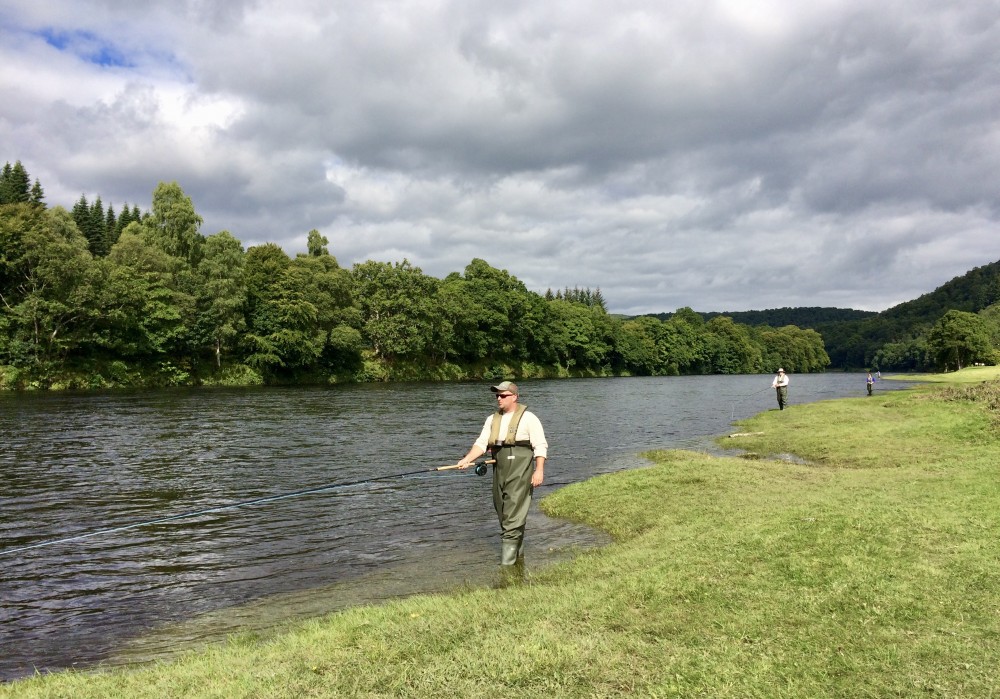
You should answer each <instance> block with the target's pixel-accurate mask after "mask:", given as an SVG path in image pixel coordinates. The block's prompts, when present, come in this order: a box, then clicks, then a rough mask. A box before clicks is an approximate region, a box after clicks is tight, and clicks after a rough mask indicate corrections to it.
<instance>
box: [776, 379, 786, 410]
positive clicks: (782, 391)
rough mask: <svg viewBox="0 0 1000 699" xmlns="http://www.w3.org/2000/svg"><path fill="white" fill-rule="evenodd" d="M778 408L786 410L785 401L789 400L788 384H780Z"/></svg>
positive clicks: (778, 388)
mask: <svg viewBox="0 0 1000 699" xmlns="http://www.w3.org/2000/svg"><path fill="white" fill-rule="evenodd" d="M777 390H778V409H779V410H784V409H785V403H787V402H788V386H787V385H786V386H778V387H777Z"/></svg>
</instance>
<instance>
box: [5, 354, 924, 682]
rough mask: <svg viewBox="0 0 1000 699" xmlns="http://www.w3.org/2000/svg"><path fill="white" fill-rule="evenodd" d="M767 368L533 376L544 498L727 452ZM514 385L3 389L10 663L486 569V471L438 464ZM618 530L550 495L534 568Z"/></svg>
mask: <svg viewBox="0 0 1000 699" xmlns="http://www.w3.org/2000/svg"><path fill="white" fill-rule="evenodd" d="M770 381H771V377H770V376H699V377H663V378H622V379H577V380H558V381H525V382H523V383H522V384H521V400H522V402H523V403H526V404H527V405H528V406H529V407H530V408H531V409H532V410H533V411H534V412H535V413H536V414H537V415H538V416H539V417H540V418H541V420H542V422H543V424H544V426H545V431H546V436H547V438H548V441H549V445H550V447H549V460H548V462H547V463H546V467H545V474H546V484H545V485H544V486H542V487H541V488H539V489H538V490H537V491H536V501H537V499H538V497H539V496H544V495H545V494H546V493H548V492H552V490H553V489H555V488H558V487H560V486H562V485H565V484H568V483H573V482H576V481H580V480H584V479H586V478H589V477H591V476H594V475H597V474H601V473H607V472H611V471H616V470H620V469H623V468H633V467H637V466H641V465H642V464H643V462H642V460H641V459H640V458H639V457H638V456H637V454H638V452H641V451H643V450H647V449H654V448H686V449H694V450H702V451H710V452H717V451H718V449H717V448H716V447H715V446H714V443H713V437H714V436H717V435H721V434H726V433H727V432H729V431H731V423H732V421H733V420H734V419H736V420H738V419H740V418H744V417H747V416H749V415H752V414H754V413H757V412H760V411H762V410H769V409H774V408H775V405H776V404H775V398H774V392H773V391H772V390H771V389H770ZM906 385H907V384H903V383H899V382H884V383H881V382H880V383H879V384H878V385H877V389H878V390H891V389H896V388H902V387H905V386H906ZM789 391H790V395H789V398H790V402H791V406H792V407H791V409H794V406H795V404H796V403H803V402H810V401H815V400H822V399H828V398H839V397H844V396H863V395H864V392H865V376H864V374H841V373H837V374H816V375H795V376H792V377H791V385H790V387H789ZM495 402H496V401H495V399H494V398H493V395H492V394H491V393H490V392H489V388H488V385H487V384H485V383H458V384H455V383H449V384H444V383H407V384H374V385H372V384H366V385H352V386H336V387H329V388H288V389H285V388H252V389H183V390H163V391H144V392H135V393H130V392H116V393H100V394H77V393H31V394H4V395H0V439H2V448H0V449H2V450H0V475H2V489H0V679H2V680H10V679H15V678H18V677H23V676H26V675H29V674H33V673H34V672H36V671H41V672H45V671H50V670H58V669H62V668H69V667H76V668H89V667H94V666H96V665H99V664H120V663H135V662H143V661H146V660H149V659H152V658H160V657H165V656H167V655H170V654H171V653H175V652H177V651H178V650H180V649H183V648H188V647H190V646H192V645H193V644H198V643H203V642H210V641H215V640H219V639H222V638H225V636H226V635H227V634H231V633H234V632H241V631H253V632H258V633H259V632H268V631H273V630H275V629H277V628H280V627H281V626H283V625H285V624H288V623H291V622H294V621H295V620H296V619H301V618H304V617H309V616H317V615H321V614H324V613H327V612H330V611H334V610H336V609H341V608H343V607H345V606H348V605H352V604H360V603H366V602H373V601H378V600H383V599H387V598H391V597H395V596H399V595H406V594H413V593H417V592H436V591H443V590H447V589H452V588H455V587H457V586H462V585H483V584H489V582H490V581H491V580H492V578H493V576H494V574H495V570H496V566H497V564H498V561H499V541H498V536H497V535H498V526H497V523H496V519H495V515H494V513H493V510H492V504H491V500H490V478H489V476H486V477H479V476H476V475H475V474H474V473H473V471H471V470H469V471H442V472H432V471H429V470H425V469H430V468H432V467H435V466H441V465H445V464H451V463H454V462H455V461H457V460H458V459H460V458H461V457H462V456H463V455H464V454H465V452H466V451H467V450H468V448H469V446H470V445H471V442H472V441H473V439H474V438H475V436H476V435H477V434H478V432H479V429H480V427H481V426H482V423H483V421H484V419H485V418H486V416H487V414H488V413H489V412H490V411H491V410H492V409H494V408H495ZM400 474H406V475H400ZM373 478H379V479H381V480H376V481H373V480H370V479H373ZM326 485H332V486H334V487H331V488H329V489H326V490H321V491H318V492H312V493H306V494H302V495H295V496H293V497H287V498H283V499H274V500H267V501H265V502H262V503H258V504H251V505H246V506H243V507H238V508H230V509H218V508H224V507H225V506H227V505H231V504H233V503H240V502H245V501H248V500H256V499H262V498H272V497H274V496H278V495H284V494H293V493H297V492H299V491H303V490H311V489H314V488H319V487H322V486H326ZM204 510H210V512H207V513H205V514H200V515H197V516H188V515H190V514H191V513H197V512H202V511H204ZM170 517H176V519H172V520H169V521H163V522H159V523H155V524H145V525H142V526H132V525H140V524H142V523H144V522H150V521H152V520H162V519H165V518H170ZM108 530H112V531H108ZM101 532H104V533H101ZM52 542H56V543H52ZM602 543H605V540H604V538H603V537H602V536H601V535H599V534H598V533H595V532H592V531H589V530H586V529H585V528H581V527H577V526H573V525H569V524H567V523H564V522H558V521H553V520H550V519H548V518H546V517H544V516H543V515H541V514H540V513H539V512H538V509H537V504H534V505H533V506H532V512H531V515H530V518H529V523H528V535H527V538H526V559H527V565H528V568H529V571H530V569H531V567H532V566H541V565H545V564H548V563H550V562H552V561H556V560H559V559H560V558H564V557H566V556H570V555H572V554H573V552H574V551H576V550H578V549H579V548H580V547H587V546H594V545H600V544H602Z"/></svg>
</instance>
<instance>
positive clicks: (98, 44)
mask: <svg viewBox="0 0 1000 699" xmlns="http://www.w3.org/2000/svg"><path fill="white" fill-rule="evenodd" d="M35 33H36V34H37V36H39V37H40V38H42V39H44V40H45V43H47V44H48V45H49V46H51V47H52V48H55V49H58V50H59V51H63V52H67V53H71V54H73V55H74V56H76V57H77V58H80V59H81V60H84V61H87V62H88V63H93V64H95V65H99V66H102V67H105V68H134V67H135V64H134V63H133V62H132V61H131V60H129V58H128V56H127V55H126V54H125V53H124V52H123V51H122V50H121V49H119V48H118V47H117V46H115V45H114V44H113V43H112V42H110V41H108V40H106V39H104V38H102V37H100V36H98V35H97V34H94V33H93V32H88V31H79V30H72V31H59V30H55V29H42V30H39V31H37V32H35Z"/></svg>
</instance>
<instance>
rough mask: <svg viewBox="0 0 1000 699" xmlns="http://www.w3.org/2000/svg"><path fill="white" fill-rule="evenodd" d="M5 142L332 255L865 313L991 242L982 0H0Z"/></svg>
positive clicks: (988, 62) (76, 192) (115, 192)
mask: <svg viewBox="0 0 1000 699" xmlns="http://www.w3.org/2000/svg"><path fill="white" fill-rule="evenodd" d="M18 160H20V161H21V162H22V164H23V165H24V167H25V168H26V170H27V171H28V173H29V176H30V177H31V178H32V181H34V180H35V179H38V180H39V181H40V183H41V184H42V187H43V188H44V190H45V201H46V202H47V203H48V204H49V205H50V206H55V205H61V206H64V207H66V208H67V209H68V208H71V207H72V205H73V204H74V203H76V202H77V201H78V200H79V199H80V196H81V195H83V196H86V197H87V199H88V201H91V202H93V201H94V199H95V198H96V197H97V196H100V197H101V200H102V203H103V204H104V206H105V207H107V206H108V205H111V206H113V207H115V209H116V211H120V210H121V208H122V206H123V205H124V204H128V205H129V206H131V205H138V206H139V208H140V209H142V210H148V209H149V208H150V206H151V201H152V193H153V190H154V189H155V188H156V185H157V184H158V183H160V182H177V183H178V184H179V185H180V187H181V188H182V189H183V190H184V192H185V194H187V196H188V197H190V198H191V200H192V202H193V204H194V208H195V211H196V212H197V213H198V214H199V215H201V216H202V218H203V219H204V223H203V225H202V228H201V232H202V233H203V234H205V235H212V234H214V233H217V232H219V231H222V230H226V231H229V232H230V233H231V234H232V235H234V236H235V237H236V238H238V239H239V240H240V241H241V242H242V243H243V245H244V247H246V248H249V247H250V246H253V245H260V244H262V243H268V242H271V243H277V244H279V245H281V246H282V248H284V250H285V251H286V252H287V253H288V254H289V255H291V256H294V255H296V254H298V253H301V252H305V250H306V238H307V235H308V233H309V231H310V230H313V229H316V230H318V231H319V232H320V233H322V234H323V235H324V236H326V238H327V239H328V241H329V245H328V248H329V250H330V252H331V254H333V255H334V256H335V257H336V258H337V260H338V261H339V262H340V264H341V265H342V266H345V267H350V266H351V265H353V264H355V263H358V262H364V261H367V260H377V261H382V262H402V261H403V260H408V261H409V262H410V263H411V264H413V265H414V266H417V267H419V268H421V269H422V270H423V272H424V273H426V274H429V275H432V276H435V277H439V278H443V277H445V276H447V275H448V274H450V273H452V272H462V271H463V270H464V269H465V267H466V265H468V264H469V262H470V261H472V260H473V259H474V258H482V259H484V260H486V261H487V262H488V263H489V264H491V265H492V266H493V267H497V268H501V269H505V270H507V271H508V272H510V274H512V275H514V276H515V277H517V278H518V279H520V280H521V281H522V282H524V284H525V285H526V286H527V287H528V288H529V289H530V290H532V291H536V292H538V293H544V292H545V291H546V290H547V289H552V290H553V291H556V290H559V289H564V288H580V289H592V290H593V289H600V290H601V293H602V295H603V297H604V298H605V300H606V303H607V306H608V310H609V311H611V312H615V313H624V314H630V315H631V314H641V313H660V312H671V311H674V310H676V309H678V308H681V307H684V306H688V307H691V308H693V309H694V310H696V311H702V312H708V311H719V312H725V311H744V310H763V309H769V308H783V307H798V306H831V307H840V308H855V309H862V310H871V311H881V310H884V309H886V308H890V307H892V306H895V305H897V304H899V303H902V302H904V301H909V300H912V299H915V298H917V297H919V296H920V295H921V294H924V293H927V292H930V291H933V290H934V289H935V288H937V287H938V286H940V285H941V284H943V283H945V282H947V281H948V280H950V279H952V278H954V277H957V276H961V275H963V274H964V273H966V272H967V271H969V270H970V269H972V268H974V267H978V266H982V265H985V264H989V263H991V262H996V261H997V260H1000V235H998V233H1000V0H980V1H979V2H970V1H968V0H961V1H953V0H907V1H906V2H901V1H898V0H882V1H880V2H871V1H870V0H837V1H831V0H811V1H810V2H802V1H801V0H754V2H747V1H742V0H741V1H736V0H733V1H732V2H714V1H712V0H673V1H671V2H663V1H662V0H599V1H598V0H573V1H572V2H544V1H541V0H530V1H529V0H525V1H522V0H488V1H484V0H400V1H397V2H387V1H384V0H364V1H363V2H359V1H358V0H352V1H350V2H347V1H344V0H169V1H161V0H147V1H146V2H142V3H136V2H134V0H46V2H44V3H40V2H37V0H5V1H4V2H3V4H2V5H0V162H10V163H14V162H15V161H18Z"/></svg>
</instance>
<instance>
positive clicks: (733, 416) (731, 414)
mask: <svg viewBox="0 0 1000 699" xmlns="http://www.w3.org/2000/svg"><path fill="white" fill-rule="evenodd" d="M771 388H772V387H771V386H765V387H764V388H762V389H760V390H759V391H754V392H753V393H748V394H747V395H745V396H743V397H741V398H737V399H736V400H734V401H733V409H732V411H731V412H730V414H729V419H730V420H735V419H736V404H737V403H739V402H740V401H744V400H746V399H747V398H753V397H754V396H756V395H757V394H758V393H763V392H764V391H769V390H771Z"/></svg>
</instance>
